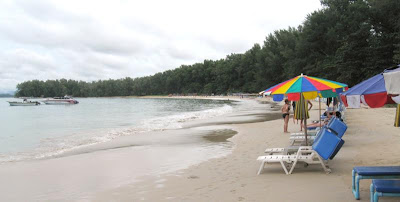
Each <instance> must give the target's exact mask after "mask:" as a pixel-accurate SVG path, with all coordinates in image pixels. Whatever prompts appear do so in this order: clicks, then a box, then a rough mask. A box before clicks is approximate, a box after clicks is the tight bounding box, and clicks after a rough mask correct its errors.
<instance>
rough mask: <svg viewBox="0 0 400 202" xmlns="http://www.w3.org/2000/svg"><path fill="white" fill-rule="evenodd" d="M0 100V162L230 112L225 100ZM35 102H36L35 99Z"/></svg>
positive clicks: (175, 126)
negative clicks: (55, 102) (28, 103)
mask: <svg viewBox="0 0 400 202" xmlns="http://www.w3.org/2000/svg"><path fill="white" fill-rule="evenodd" d="M15 100H17V99H13V98H0V123H1V124H0V125H1V128H0V163H4V162H11V161H21V160H31V159H40V158H45V157H51V156H54V155H59V154H62V153H64V152H68V151H71V150H74V149H77V148H81V147H86V146H89V145H95V144H98V143H102V142H107V141H110V140H113V139H115V138H118V137H121V136H133V135H138V134H141V133H145V132H151V131H162V130H168V129H179V128H182V127H183V124H184V123H186V122H189V121H193V120H201V119H208V118H212V117H216V116H221V115H224V114H227V113H231V112H232V111H233V109H234V107H235V104H234V103H233V102H231V101H226V100H225V101H224V100H210V99H167V98H165V99H138V98H78V99H77V100H78V101H79V104H76V105H45V104H44V103H42V105H39V106H9V104H8V103H7V102H6V101H15ZM38 101H40V100H38Z"/></svg>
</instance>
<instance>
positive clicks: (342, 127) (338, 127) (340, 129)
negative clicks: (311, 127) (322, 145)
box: [289, 118, 347, 145]
mask: <svg viewBox="0 0 400 202" xmlns="http://www.w3.org/2000/svg"><path fill="white" fill-rule="evenodd" d="M326 127H327V128H329V129H330V130H332V131H333V132H334V133H335V134H336V135H337V136H338V137H339V138H342V137H343V135H344V133H345V132H346V130H347V125H346V124H345V123H343V122H342V121H340V120H339V119H338V118H332V119H331V121H329V123H328V124H327V125H326ZM289 139H290V141H291V145H295V144H299V143H300V144H304V143H305V136H301V135H298V136H291V137H290V138H289ZM314 140H315V136H307V141H308V143H309V144H312V143H313V142H314Z"/></svg>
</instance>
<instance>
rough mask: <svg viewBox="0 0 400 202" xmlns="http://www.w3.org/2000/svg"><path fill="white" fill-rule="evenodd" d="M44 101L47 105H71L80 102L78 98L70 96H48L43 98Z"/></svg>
mask: <svg viewBox="0 0 400 202" xmlns="http://www.w3.org/2000/svg"><path fill="white" fill-rule="evenodd" d="M42 102H44V103H45V104H47V105H70V104H78V103H79V102H78V101H77V100H75V99H73V98H72V97H69V96H64V97H54V98H48V99H46V100H43V101H42Z"/></svg>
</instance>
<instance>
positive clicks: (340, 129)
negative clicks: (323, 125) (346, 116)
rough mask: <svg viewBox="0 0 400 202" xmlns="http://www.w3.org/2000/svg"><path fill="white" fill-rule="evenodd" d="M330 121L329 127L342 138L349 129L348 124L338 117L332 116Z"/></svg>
mask: <svg viewBox="0 0 400 202" xmlns="http://www.w3.org/2000/svg"><path fill="white" fill-rule="evenodd" d="M331 120H332V121H330V122H329V123H328V128H329V129H331V130H332V131H333V132H334V133H335V134H336V135H337V136H338V137H340V138H342V137H343V135H344V133H345V132H346V130H347V125H346V124H345V123H343V122H342V121H340V119H338V118H332V119H331Z"/></svg>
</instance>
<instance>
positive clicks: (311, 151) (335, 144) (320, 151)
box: [257, 130, 344, 174]
mask: <svg viewBox="0 0 400 202" xmlns="http://www.w3.org/2000/svg"><path fill="white" fill-rule="evenodd" d="M343 144H344V141H343V140H342V139H340V138H339V137H337V136H336V135H334V134H333V133H332V132H330V131H328V130H324V131H323V132H322V133H321V135H320V136H318V138H317V139H316V141H315V143H314V144H313V146H301V147H299V149H298V151H297V152H296V154H292V155H266V156H259V157H258V158H257V160H258V161H261V166H260V169H259V170H258V174H260V173H261V172H262V170H263V169H264V166H265V164H269V163H280V164H281V166H282V168H283V170H284V171H285V173H286V174H291V173H292V172H293V170H294V168H295V167H296V164H297V163H298V162H300V163H306V164H308V165H311V164H320V165H321V166H322V168H323V169H324V171H325V172H327V173H329V172H331V170H330V169H329V167H328V166H327V160H329V159H332V158H333V157H334V156H335V155H336V153H337V151H339V149H340V148H341V146H342V145H343ZM325 161H326V162H325ZM290 165H291V166H290ZM288 168H290V170H289V171H288Z"/></svg>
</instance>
